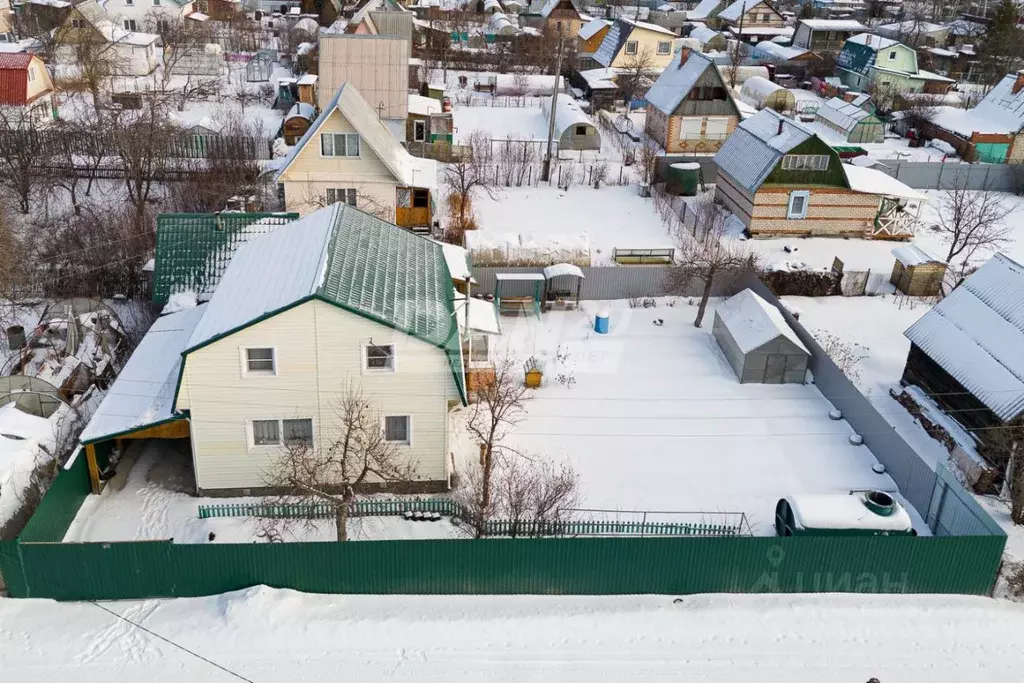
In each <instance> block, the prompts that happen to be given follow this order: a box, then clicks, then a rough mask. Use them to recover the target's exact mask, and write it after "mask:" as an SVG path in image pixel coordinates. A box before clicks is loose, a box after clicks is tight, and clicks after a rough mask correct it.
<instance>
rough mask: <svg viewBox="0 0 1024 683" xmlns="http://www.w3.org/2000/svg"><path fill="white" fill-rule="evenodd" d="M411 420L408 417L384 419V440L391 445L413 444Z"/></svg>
mask: <svg viewBox="0 0 1024 683" xmlns="http://www.w3.org/2000/svg"><path fill="white" fill-rule="evenodd" d="M411 426H412V425H411V420H410V418H409V416H408V415H387V416H385V417H384V440H385V441H387V442H389V443H404V444H411V443H412V429H411Z"/></svg>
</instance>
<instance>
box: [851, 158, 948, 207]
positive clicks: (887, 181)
mask: <svg viewBox="0 0 1024 683" xmlns="http://www.w3.org/2000/svg"><path fill="white" fill-rule="evenodd" d="M843 171H845V172H846V180H847V182H849V183H850V189H851V190H854V191H856V192H863V193H864V194H877V195H881V196H885V197H901V198H903V199H915V200H918V201H926V200H927V199H928V198H927V197H926V196H925V195H923V194H921V193H920V192H918V191H917V190H915V189H914V188H912V187H910V186H909V185H906V184H905V183H902V182H900V181H899V180H897V179H896V178H893V177H892V176H891V175H889V174H888V173H884V172H883V171H879V170H877V169H874V168H868V167H866V166H855V165H852V164H843Z"/></svg>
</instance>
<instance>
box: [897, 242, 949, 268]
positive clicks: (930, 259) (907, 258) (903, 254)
mask: <svg viewBox="0 0 1024 683" xmlns="http://www.w3.org/2000/svg"><path fill="white" fill-rule="evenodd" d="M892 255H893V256H895V257H896V260H897V261H899V262H900V263H902V264H903V265H905V266H923V265H925V264H926V263H945V261H943V260H942V259H940V258H938V257H937V256H932V255H931V254H929V253H928V252H927V251H925V250H924V249H922V248H921V247H919V246H917V245H916V244H901V245H900V246H898V247H894V248H893V249H892Z"/></svg>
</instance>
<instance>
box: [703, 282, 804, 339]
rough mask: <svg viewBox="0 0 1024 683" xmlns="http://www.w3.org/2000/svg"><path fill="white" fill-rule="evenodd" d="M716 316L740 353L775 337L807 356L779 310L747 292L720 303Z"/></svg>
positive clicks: (747, 290)
mask: <svg viewBox="0 0 1024 683" xmlns="http://www.w3.org/2000/svg"><path fill="white" fill-rule="evenodd" d="M715 313H717V314H718V316H719V317H720V318H721V319H722V323H724V324H725V327H726V329H728V330H729V334H731V335H732V338H733V341H735V342H736V345H737V346H738V347H739V349H740V352H741V353H750V352H751V351H754V350H756V349H759V348H761V347H762V346H764V345H765V344H767V343H768V342H770V341H773V340H775V339H777V338H778V337H785V338H786V339H788V340H789V341H791V342H792V343H793V344H794V345H795V346H796V347H797V348H799V349H800V350H801V351H803V352H804V353H806V354H808V355H810V351H808V350H807V347H806V346H804V343H803V342H802V341H800V337H798V336H796V332H794V331H793V328H792V327H790V326H789V323H787V322H786V319H785V318H784V317H782V313H780V312H779V309H777V308H775V307H774V306H772V305H771V304H770V303H768V302H767V301H765V300H764V299H762V298H761V297H760V296H758V295H757V294H756V293H755V292H754V291H752V290H750V289H744V290H743V291H742V292H740V293H738V294H734V295H732V296H731V297H729V298H728V299H726V300H725V301H723V302H722V303H720V304H719V305H718V306H717V307H716V308H715Z"/></svg>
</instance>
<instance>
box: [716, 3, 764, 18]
mask: <svg viewBox="0 0 1024 683" xmlns="http://www.w3.org/2000/svg"><path fill="white" fill-rule="evenodd" d="M762 2H764V0H736V1H735V2H733V3H732V4H731V5H729V6H728V7H726V8H725V9H723V10H722V11H721V12H719V13H718V18H719V19H725V20H726V21H739V20H740V15H741V14H746V13H747V11H748V10H752V9H754V8H755V7H757V6H758V5H760V4H761V3H762ZM765 4H767V3H765Z"/></svg>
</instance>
